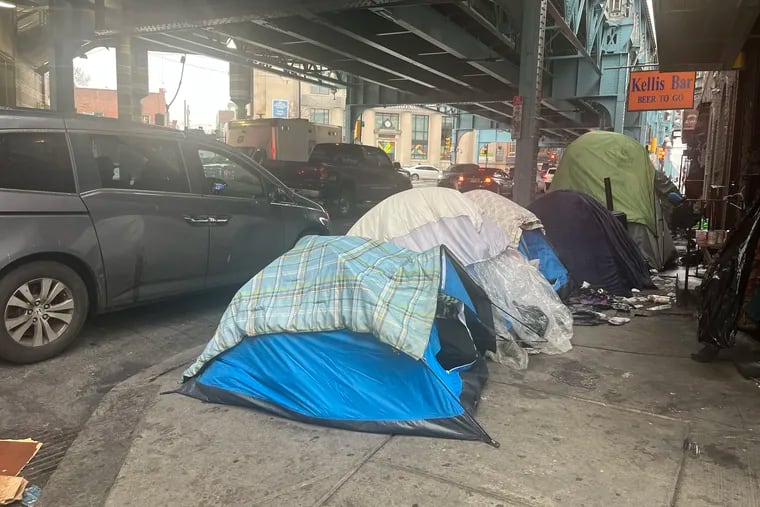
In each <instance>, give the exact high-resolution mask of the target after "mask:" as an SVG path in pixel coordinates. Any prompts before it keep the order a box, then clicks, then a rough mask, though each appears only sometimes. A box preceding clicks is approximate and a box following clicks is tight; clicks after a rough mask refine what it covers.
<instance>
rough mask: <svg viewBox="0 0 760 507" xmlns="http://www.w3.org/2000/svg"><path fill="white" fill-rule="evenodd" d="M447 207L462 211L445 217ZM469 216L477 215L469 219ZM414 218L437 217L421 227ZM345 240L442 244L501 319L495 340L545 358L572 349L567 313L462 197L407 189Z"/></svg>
mask: <svg viewBox="0 0 760 507" xmlns="http://www.w3.org/2000/svg"><path fill="white" fill-rule="evenodd" d="M421 203H424V207H425V208H426V209H425V211H424V212H422V211H421V209H420V207H421V206H422V205H423V204H421ZM439 207H440V208H441V210H442V212H441V215H440V216H439V214H438V209H439ZM470 207H472V209H473V210H474V211H470V209H471V208H470ZM452 208H458V209H460V210H462V211H461V212H460V214H459V215H458V216H450V215H448V216H447V213H446V211H447V210H450V209H452ZM473 213H475V214H477V216H476V217H475V219H474V220H473V218H472V214H473ZM419 216H425V217H437V218H435V219H432V220H431V219H429V218H426V220H429V221H428V222H424V221H423V220H419V219H418V217H419ZM476 222H479V223H480V227H478V226H477V225H476ZM348 235H349V236H361V237H368V238H371V239H376V240H380V241H389V242H392V243H394V244H396V245H399V246H402V247H404V248H408V249H411V250H415V251H418V252H422V251H425V250H427V249H429V248H433V247H436V246H440V245H445V246H446V247H447V248H448V249H449V250H451V252H452V254H453V255H454V256H456V257H457V258H458V259H460V260H461V261H462V262H463V263H464V264H465V265H466V266H467V267H468V272H469V273H470V274H471V275H473V276H474V278H475V281H476V282H478V283H479V284H481V286H482V287H483V288H485V289H486V293H487V294H488V297H489V299H490V300H491V302H492V303H493V304H494V307H495V308H496V310H497V311H498V315H500V316H502V318H497V319H495V325H496V331H497V332H498V334H499V335H500V336H502V337H504V338H506V339H509V337H510V336H511V331H510V330H511V329H512V330H514V332H515V333H516V334H517V336H518V338H519V339H520V341H521V343H522V344H523V345H524V346H525V347H528V348H531V349H535V350H540V351H543V352H546V353H550V354H558V353H562V352H566V351H568V350H570V348H572V346H571V344H570V340H571V338H572V314H571V313H570V311H569V310H568V309H567V307H566V306H565V305H564V304H562V301H561V300H560V299H559V297H558V296H557V295H556V293H555V292H554V290H553V288H552V286H551V285H550V284H549V282H548V281H547V280H546V279H545V278H544V277H543V275H541V273H540V272H539V271H538V270H537V269H536V268H535V267H534V266H533V265H531V264H529V263H528V262H527V260H525V259H524V258H523V257H522V256H521V255H519V254H518V253H517V250H514V249H512V248H510V239H509V238H508V237H507V236H506V234H505V232H504V231H503V230H502V229H501V228H500V227H499V226H498V225H497V224H496V223H494V222H492V221H491V220H490V219H489V218H488V217H486V216H483V214H482V211H480V210H478V209H477V208H476V207H474V205H473V204H472V201H470V200H469V199H467V198H466V197H464V196H463V195H462V194H461V193H459V192H457V191H455V190H451V189H446V188H431V187H428V188H416V189H412V190H406V191H404V192H401V193H399V194H396V195H393V196H391V197H389V198H387V199H385V200H384V201H383V202H381V203H380V204H378V205H377V206H375V207H374V208H372V209H371V210H370V211H368V212H367V213H366V214H365V215H364V216H363V217H362V218H361V219H359V221H357V223H356V224H355V225H354V227H352V228H351V229H350V230H349V231H348ZM504 316H506V317H504ZM516 361H517V365H519V366H518V367H525V366H526V365H527V356H525V355H523V356H522V357H521V358H519V359H516Z"/></svg>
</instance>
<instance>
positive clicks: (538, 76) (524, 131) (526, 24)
mask: <svg viewBox="0 0 760 507" xmlns="http://www.w3.org/2000/svg"><path fill="white" fill-rule="evenodd" d="M546 9H547V0H531V1H529V2H526V4H525V5H524V7H523V26H522V39H521V44H520V53H521V54H520V95H521V96H522V98H523V112H522V121H521V124H520V138H519V139H518V140H517V151H516V153H515V158H516V168H515V187H514V198H515V201H516V202H517V203H518V204H521V205H523V206H527V205H528V204H530V203H531V201H532V200H533V197H534V185H535V181H536V157H537V155H538V137H539V136H538V122H537V118H538V117H539V115H540V114H541V92H542V85H543V68H544V62H543V59H544V36H545V28H546Z"/></svg>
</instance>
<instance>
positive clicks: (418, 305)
mask: <svg viewBox="0 0 760 507" xmlns="http://www.w3.org/2000/svg"><path fill="white" fill-rule="evenodd" d="M492 325H493V324H492V315H491V306H490V302H489V301H488V298H487V296H486V295H485V293H484V292H483V291H482V289H480V288H479V287H478V286H477V285H476V284H475V283H474V282H473V281H472V280H471V279H470V277H469V276H468V275H467V273H466V272H465V270H464V269H463V267H462V266H461V265H459V264H458V263H457V261H456V260H455V259H454V258H453V257H452V256H451V255H449V253H448V252H447V251H446V250H445V249H444V248H435V249H431V250H428V251H426V252H422V253H415V252H410V251H408V250H404V249H402V248H399V247H396V246H394V245H390V244H387V243H380V242H377V241H370V240H366V239H362V238H353V237H317V236H308V237H306V238H304V239H302V240H301V241H299V242H298V244H297V245H296V247H295V248H294V249H292V250H291V251H289V252H287V253H285V254H284V255H282V256H281V257H280V258H279V259H277V260H276V261H275V262H273V263H272V264H271V265H269V266H268V267H266V268H265V269H264V270H263V271H261V272H260V273H259V274H257V275H256V276H255V277H254V278H252V279H251V280H250V281H249V282H248V283H246V284H245V285H244V286H243V287H242V288H241V289H240V290H239V291H238V293H237V294H236V295H235V296H234V298H233V299H232V302H231V303H230V304H229V306H228V308H227V310H226V311H225V312H224V315H223V316H222V318H221V322H220V323H219V327H218V328H217V330H216V333H215V334H214V336H213V338H212V339H211V341H210V342H209V343H208V345H207V346H206V348H205V350H204V351H203V353H202V354H201V355H200V357H199V358H198V359H197V360H196V361H195V363H193V364H192V365H191V366H190V367H189V368H188V369H187V370H186V371H185V373H184V380H185V382H184V383H183V385H182V386H181V388H180V389H179V392H180V393H182V394H186V395H189V396H193V397H196V398H199V399H201V400H204V401H209V402H216V403H228V404H235V405H242V406H246V407H253V408H258V409H262V410H265V411H267V412H270V413H273V414H276V415H279V416H283V417H287V418H291V419H295V420H298V421H302V422H307V423H314V424H321V425H325V426H332V427H337V428H344V429H350V430H356V431H366V432H379V433H391V434H409V435H424V436H434V437H446V438H458V439H469V440H482V441H485V442H488V443H491V444H495V442H493V441H492V440H491V438H490V437H489V436H488V435H487V434H486V432H485V431H484V430H483V428H482V427H481V426H480V425H479V424H478V423H477V421H476V420H475V419H474V418H473V415H472V414H473V411H474V409H475V407H476V405H477V403H478V400H479V397H480V392H481V390H482V388H483V385H484V384H485V382H486V379H487V377H488V370H487V367H486V364H485V361H484V359H483V356H482V354H483V353H484V352H485V351H486V350H489V349H490V350H495V348H496V344H495V337H494V333H493V330H492Z"/></svg>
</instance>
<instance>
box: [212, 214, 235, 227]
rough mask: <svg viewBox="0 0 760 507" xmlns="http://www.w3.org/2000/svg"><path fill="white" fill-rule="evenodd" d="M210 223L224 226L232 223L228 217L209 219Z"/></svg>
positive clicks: (218, 216) (219, 216)
mask: <svg viewBox="0 0 760 507" xmlns="http://www.w3.org/2000/svg"><path fill="white" fill-rule="evenodd" d="M208 221H209V223H211V224H217V225H224V224H226V223H227V222H229V221H230V217H229V216H227V215H217V216H211V217H208Z"/></svg>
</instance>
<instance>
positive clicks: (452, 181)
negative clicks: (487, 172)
mask: <svg viewBox="0 0 760 507" xmlns="http://www.w3.org/2000/svg"><path fill="white" fill-rule="evenodd" d="M479 169H480V167H479V166H478V164H454V165H452V166H449V167H448V168H446V169H444V170H443V171H441V173H440V174H439V176H438V186H439V187H448V188H455V185H456V182H457V179H458V178H459V177H460V176H463V175H465V174H468V173H475V172H477V171H478V170H479Z"/></svg>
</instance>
